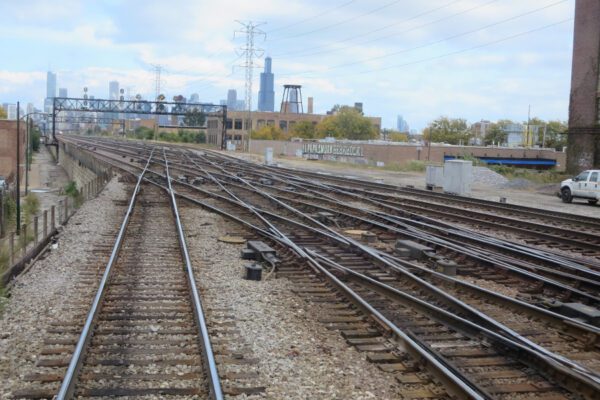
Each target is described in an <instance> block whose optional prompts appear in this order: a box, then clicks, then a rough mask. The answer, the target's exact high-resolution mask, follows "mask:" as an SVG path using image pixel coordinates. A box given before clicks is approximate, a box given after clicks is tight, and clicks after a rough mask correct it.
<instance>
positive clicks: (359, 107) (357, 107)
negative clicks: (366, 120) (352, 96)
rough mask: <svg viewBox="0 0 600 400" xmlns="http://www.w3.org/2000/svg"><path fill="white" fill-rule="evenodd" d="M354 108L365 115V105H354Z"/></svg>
mask: <svg viewBox="0 0 600 400" xmlns="http://www.w3.org/2000/svg"><path fill="white" fill-rule="evenodd" d="M354 108H355V109H356V111H358V112H359V113H361V114H362V113H363V103H354Z"/></svg>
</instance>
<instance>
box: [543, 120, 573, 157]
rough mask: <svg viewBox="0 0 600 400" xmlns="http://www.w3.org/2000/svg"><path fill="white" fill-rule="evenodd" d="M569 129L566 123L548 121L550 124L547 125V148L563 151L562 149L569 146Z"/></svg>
mask: <svg viewBox="0 0 600 400" xmlns="http://www.w3.org/2000/svg"><path fill="white" fill-rule="evenodd" d="M567 129H568V125H567V122H566V121H560V120H553V121H548V124H547V125H546V141H545V146H546V147H549V148H553V149H556V150H562V148H563V147H564V146H566V145H567Z"/></svg>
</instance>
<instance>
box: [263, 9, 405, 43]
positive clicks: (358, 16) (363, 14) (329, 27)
mask: <svg viewBox="0 0 600 400" xmlns="http://www.w3.org/2000/svg"><path fill="white" fill-rule="evenodd" d="M401 1H403V0H395V1H392V2H390V3H387V4H384V5H383V6H381V7H377V8H375V9H373V10H371V11H367V12H365V13H362V14H358V15H355V16H353V17H351V18H348V19H345V20H342V21H339V22H336V23H333V24H330V25H325V26H323V27H321V28H317V29H313V30H312V31H307V32H302V33H297V34H295V35H291V36H285V37H282V38H279V39H275V40H273V42H278V41H281V40H288V39H294V38H297V37H300V36H306V35H310V34H313V33H317V32H322V31H325V30H328V29H331V28H335V27H336V26H340V25H343V24H347V23H348V22H352V21H355V20H357V19H359V18H362V17H366V16H367V15H371V14H374V13H376V12H378V11H381V10H383V9H386V8H388V7H391V6H393V5H394V4H397V3H400V2H401Z"/></svg>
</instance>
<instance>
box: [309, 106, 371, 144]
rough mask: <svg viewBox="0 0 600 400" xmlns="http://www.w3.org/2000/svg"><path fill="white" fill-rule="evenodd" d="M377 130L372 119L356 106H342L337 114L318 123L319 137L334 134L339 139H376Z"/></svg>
mask: <svg viewBox="0 0 600 400" xmlns="http://www.w3.org/2000/svg"><path fill="white" fill-rule="evenodd" d="M377 135H378V132H377V130H376V129H375V127H374V126H373V124H372V123H371V121H370V120H369V119H368V118H366V117H364V116H363V115H362V114H361V113H360V112H359V111H358V110H357V109H355V108H354V107H348V106H342V107H340V108H339V110H338V112H337V113H336V114H335V115H331V116H329V117H327V118H325V119H324V120H323V121H321V122H320V123H319V124H318V125H317V137H328V136H332V137H335V138H338V139H350V140H368V139H376V138H377Z"/></svg>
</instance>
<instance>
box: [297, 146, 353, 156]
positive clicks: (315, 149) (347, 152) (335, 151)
mask: <svg viewBox="0 0 600 400" xmlns="http://www.w3.org/2000/svg"><path fill="white" fill-rule="evenodd" d="M302 152H303V153H304V154H306V155H313V154H314V155H333V156H345V157H362V156H363V149H362V147H361V146H357V145H351V144H338V143H304V144H303V145H302Z"/></svg>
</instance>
